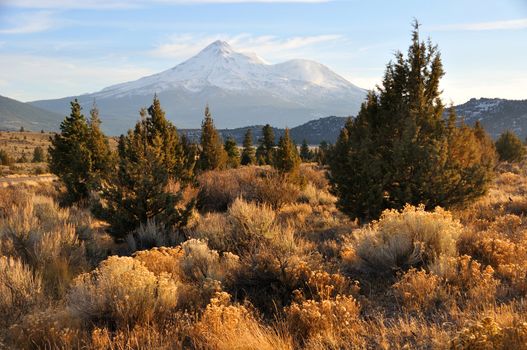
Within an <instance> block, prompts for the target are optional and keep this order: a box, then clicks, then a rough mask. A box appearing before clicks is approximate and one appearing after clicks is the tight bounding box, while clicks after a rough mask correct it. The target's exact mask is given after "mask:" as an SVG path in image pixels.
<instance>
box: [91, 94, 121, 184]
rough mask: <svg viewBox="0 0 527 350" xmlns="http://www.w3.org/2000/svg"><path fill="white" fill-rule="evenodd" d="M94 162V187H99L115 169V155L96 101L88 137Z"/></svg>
mask: <svg viewBox="0 0 527 350" xmlns="http://www.w3.org/2000/svg"><path fill="white" fill-rule="evenodd" d="M86 142H87V146H88V149H89V150H90V157H91V162H92V168H91V171H92V179H91V180H90V181H91V184H92V187H93V188H99V186H100V184H101V181H103V179H105V178H107V177H108V176H109V174H110V173H111V172H112V171H113V170H114V165H115V162H114V156H113V154H112V151H111V150H110V144H109V142H108V138H107V137H106V136H105V135H104V134H103V132H102V131H101V119H100V117H99V109H98V108H97V106H96V104H95V102H94V103H93V107H92V109H91V110H90V119H89V120H88V138H87V139H86Z"/></svg>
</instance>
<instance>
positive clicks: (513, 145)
mask: <svg viewBox="0 0 527 350" xmlns="http://www.w3.org/2000/svg"><path fill="white" fill-rule="evenodd" d="M496 151H497V152H498V155H499V158H500V160H501V161H504V162H511V163H512V162H519V161H521V160H522V159H523V157H524V156H525V147H524V145H523V144H522V141H521V140H520V138H519V137H518V136H517V135H516V134H515V133H514V132H512V131H510V130H507V131H505V132H504V133H503V134H501V135H500V137H499V138H498V140H496Z"/></svg>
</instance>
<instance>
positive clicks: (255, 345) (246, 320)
mask: <svg viewBox="0 0 527 350" xmlns="http://www.w3.org/2000/svg"><path fill="white" fill-rule="evenodd" d="M194 334H195V343H196V345H197V347H198V348H206V349H218V350H221V349H225V350H228V349H229V350H230V349H262V350H266V349H268V350H275V349H276V350H281V349H293V344H292V340H291V338H290V337H288V336H287V335H284V334H282V333H281V332H279V331H277V330H276V329H273V328H271V327H268V326H265V325H263V324H261V323H260V322H259V320H258V319H257V318H256V317H255V316H254V313H253V311H252V310H251V309H249V308H248V307H246V306H243V305H236V304H234V305H233V304H231V303H230V295H229V294H227V293H224V292H223V293H218V294H216V296H215V297H214V298H212V299H211V302H210V304H209V305H208V306H207V308H206V309H205V312H204V313H203V315H202V317H201V319H200V320H199V322H197V323H196V325H195V328H194Z"/></svg>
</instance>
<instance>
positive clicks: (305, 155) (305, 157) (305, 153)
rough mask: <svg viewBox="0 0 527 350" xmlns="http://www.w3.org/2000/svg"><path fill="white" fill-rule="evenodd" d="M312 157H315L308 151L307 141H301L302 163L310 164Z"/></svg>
mask: <svg viewBox="0 0 527 350" xmlns="http://www.w3.org/2000/svg"><path fill="white" fill-rule="evenodd" d="M314 156H315V155H314V153H313V151H312V150H310V149H309V145H308V144H307V141H306V140H305V139H304V140H303V141H302V146H300V158H302V161H303V162H311V161H312V160H313V158H314Z"/></svg>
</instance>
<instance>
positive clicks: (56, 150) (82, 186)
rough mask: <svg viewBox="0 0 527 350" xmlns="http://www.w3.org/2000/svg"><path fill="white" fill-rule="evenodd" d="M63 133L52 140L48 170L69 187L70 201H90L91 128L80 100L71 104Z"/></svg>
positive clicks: (62, 127)
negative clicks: (89, 141) (89, 142)
mask: <svg viewBox="0 0 527 350" xmlns="http://www.w3.org/2000/svg"><path fill="white" fill-rule="evenodd" d="M60 131H61V132H60V133H58V134H55V135H54V136H53V137H52V138H51V145H50V146H49V149H48V154H49V157H50V162H49V168H50V170H51V172H52V173H54V174H55V175H57V176H58V177H59V179H60V180H61V181H62V182H63V183H64V185H65V186H66V189H67V191H68V200H70V201H73V202H77V201H80V200H83V199H87V198H88V195H89V184H90V183H91V179H92V178H91V169H92V159H91V152H90V149H89V148H88V144H87V140H88V139H89V127H88V123H87V122H86V119H85V117H84V115H83V114H82V113H81V106H80V104H79V102H78V101H77V99H75V100H74V101H72V102H71V113H70V115H69V116H68V117H66V118H65V119H64V121H63V122H62V123H61V124H60Z"/></svg>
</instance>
